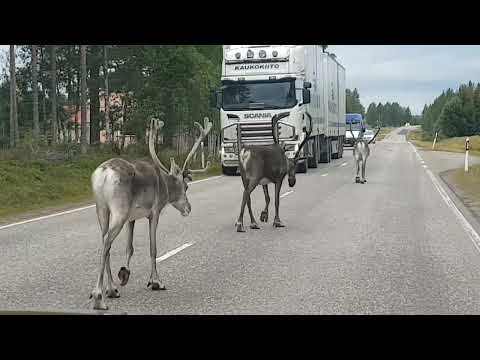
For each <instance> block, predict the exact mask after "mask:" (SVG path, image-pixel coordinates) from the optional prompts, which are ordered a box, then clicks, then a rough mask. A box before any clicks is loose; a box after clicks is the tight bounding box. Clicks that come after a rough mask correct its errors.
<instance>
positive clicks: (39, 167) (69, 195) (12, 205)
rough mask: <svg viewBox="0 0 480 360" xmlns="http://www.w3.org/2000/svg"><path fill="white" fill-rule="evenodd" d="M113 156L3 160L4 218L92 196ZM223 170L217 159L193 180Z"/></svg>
mask: <svg viewBox="0 0 480 360" xmlns="http://www.w3.org/2000/svg"><path fill="white" fill-rule="evenodd" d="M111 157H113V156H107V155H102V156H91V155H90V156H88V157H82V158H79V159H76V160H71V161H59V162H54V161H44V160H33V161H29V160H3V161H0V189H1V190H0V219H2V218H6V217H12V216H15V215H19V214H22V213H25V212H28V211H34V210H41V209H45V208H50V207H58V206H64V205H69V204H72V205H74V204H77V203H83V202H85V201H88V200H91V199H92V190H91V185H90V176H91V174H92V172H93V170H95V168H96V167H97V166H98V165H99V164H101V163H102V162H103V161H105V160H107V159H109V158H111ZM164 163H165V162H164ZM165 164H166V163H165ZM197 167H198V166H196V167H195V168H197ZM220 174H221V166H220V164H216V163H215V164H212V166H211V167H210V168H209V169H208V171H207V172H205V173H202V174H194V175H193V180H200V179H204V178H207V177H210V176H215V175H220Z"/></svg>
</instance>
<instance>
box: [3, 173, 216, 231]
mask: <svg viewBox="0 0 480 360" xmlns="http://www.w3.org/2000/svg"><path fill="white" fill-rule="evenodd" d="M222 177H223V175H219V176H212V177H209V178H206V179H201V180H196V181H192V182H190V183H189V185H191V184H198V183H201V182H204V181H210V180H215V179H219V178H222ZM94 207H95V204H94V205H88V206H84V207H80V208H76V209H71V210H67V211H62V212H58V213H55V214H50V215H45V216H40V217H37V218H33V219H29V220H24V221H19V222H16V223H12V224H7V225H3V226H0V230H4V229H8V228H10V227H14V226H19V225H24V224H28V223H31V222H35V221H41V220H46V219H50V218H52V217H56V216H61V215H67V214H72V213H75V212H78V211H82V210H86V209H91V208H94Z"/></svg>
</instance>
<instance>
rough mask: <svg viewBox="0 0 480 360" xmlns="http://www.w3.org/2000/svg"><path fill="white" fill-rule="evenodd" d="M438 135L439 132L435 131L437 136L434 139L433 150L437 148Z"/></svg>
mask: <svg viewBox="0 0 480 360" xmlns="http://www.w3.org/2000/svg"><path fill="white" fill-rule="evenodd" d="M437 135H438V132H436V133H435V138H434V139H433V145H432V150H434V149H435V144H436V142H437Z"/></svg>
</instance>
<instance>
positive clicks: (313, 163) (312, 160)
mask: <svg viewBox="0 0 480 360" xmlns="http://www.w3.org/2000/svg"><path fill="white" fill-rule="evenodd" d="M309 142H310V144H309V149H310V148H311V150H312V151H311V152H310V151H309V155H310V156H308V157H307V160H308V167H309V168H310V169H312V168H313V169H316V168H317V167H318V160H317V158H318V155H317V154H318V152H317V149H318V145H317V143H318V136H315V137H314V138H313V140H312V141H309Z"/></svg>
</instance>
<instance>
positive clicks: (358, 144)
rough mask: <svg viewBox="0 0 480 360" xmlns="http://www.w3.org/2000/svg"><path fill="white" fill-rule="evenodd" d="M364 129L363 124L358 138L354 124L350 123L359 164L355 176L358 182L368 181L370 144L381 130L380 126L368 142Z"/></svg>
mask: <svg viewBox="0 0 480 360" xmlns="http://www.w3.org/2000/svg"><path fill="white" fill-rule="evenodd" d="M364 131H365V129H364V128H363V126H362V128H361V129H360V132H359V135H358V138H355V135H354V134H353V131H352V124H350V133H351V134H352V137H353V158H354V159H355V163H356V165H357V176H356V177H355V183H356V184H358V183H360V184H365V183H366V182H367V179H365V167H366V166H367V158H368V157H369V156H370V148H369V146H368V145H369V144H370V143H371V142H372V141H373V140H375V138H376V137H377V135H378V133H379V132H380V127H379V128H378V130H377V132H376V133H375V135H374V136H373V138H372V139H371V140H370V141H368V142H367V141H366V140H365V139H364V138H363V133H364ZM360 167H362V179H360V176H358V174H359V173H360Z"/></svg>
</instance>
